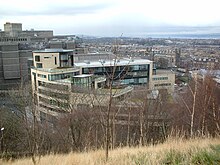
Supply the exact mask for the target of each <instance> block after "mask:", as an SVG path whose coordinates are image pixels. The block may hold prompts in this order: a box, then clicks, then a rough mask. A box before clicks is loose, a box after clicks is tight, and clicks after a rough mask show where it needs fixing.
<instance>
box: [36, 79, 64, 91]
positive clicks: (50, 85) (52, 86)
mask: <svg viewBox="0 0 220 165" xmlns="http://www.w3.org/2000/svg"><path fill="white" fill-rule="evenodd" d="M38 85H39V86H42V87H46V88H50V89H56V90H63V91H67V90H68V86H67V85H60V84H51V83H45V82H42V81H38Z"/></svg>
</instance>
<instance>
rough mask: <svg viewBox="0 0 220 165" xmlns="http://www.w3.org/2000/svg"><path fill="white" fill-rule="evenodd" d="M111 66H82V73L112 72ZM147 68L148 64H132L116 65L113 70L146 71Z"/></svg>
mask: <svg viewBox="0 0 220 165" xmlns="http://www.w3.org/2000/svg"><path fill="white" fill-rule="evenodd" d="M113 67H114V66H112V67H94V68H83V70H82V71H83V74H91V73H92V74H96V73H105V72H112V71H113ZM146 70H148V65H133V66H116V68H115V72H123V71H125V72H126V71H146Z"/></svg>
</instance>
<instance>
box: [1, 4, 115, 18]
mask: <svg viewBox="0 0 220 165" xmlns="http://www.w3.org/2000/svg"><path fill="white" fill-rule="evenodd" d="M112 5H113V4H109V3H99V4H88V5H87V4H84V5H81V6H76V5H75V6H74V5H72V4H71V5H68V4H63V5H60V6H57V5H56V4H54V5H53V4H52V5H51V6H45V7H43V8H39V9H38V8H37V10H36V9H33V10H31V9H28V7H27V10H21V9H17V10H16V9H4V8H3V9H1V8H0V15H2V16H30V15H79V14H91V13H96V12H98V11H99V10H102V9H106V8H109V7H111V6H112Z"/></svg>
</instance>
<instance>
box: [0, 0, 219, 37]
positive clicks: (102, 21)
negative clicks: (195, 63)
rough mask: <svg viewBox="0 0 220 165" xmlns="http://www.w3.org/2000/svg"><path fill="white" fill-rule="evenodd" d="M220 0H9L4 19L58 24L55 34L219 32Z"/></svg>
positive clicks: (37, 25) (38, 25)
mask: <svg viewBox="0 0 220 165" xmlns="http://www.w3.org/2000/svg"><path fill="white" fill-rule="evenodd" d="M219 4H220V2H219V1H218V0H209V1H208V0H136V1H131V0H120V1H117V0H105V1H103V0H93V1H91V0H62V1H60V0H47V1H43V0H19V1H17V0H7V1H3V2H1V5H0V29H2V30H3V29H4V27H3V24H4V23H6V22H14V23H22V24H23V30H26V29H27V30H30V29H32V28H33V29H36V30H38V29H45V30H54V34H55V35H62V34H83V35H91V36H120V35H121V34H122V33H123V35H124V36H132V35H133V36H134V35H137V36H138V35H148V34H166V33H171V34H172V33H179V34H191V33H201V34H204V33H219V32H220V15H219V9H218V8H219Z"/></svg>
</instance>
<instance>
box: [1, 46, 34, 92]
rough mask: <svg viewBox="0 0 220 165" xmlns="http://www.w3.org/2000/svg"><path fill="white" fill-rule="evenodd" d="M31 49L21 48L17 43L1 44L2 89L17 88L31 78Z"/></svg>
mask: <svg viewBox="0 0 220 165" xmlns="http://www.w3.org/2000/svg"><path fill="white" fill-rule="evenodd" d="M31 58H32V52H31V51H30V50H19V48H18V44H17V43H5V44H1V45H0V84H1V85H0V90H7V89H11V88H16V87H17V86H18V85H19V83H21V82H26V81H28V80H29V79H30V76H29V75H30V74H29V73H30V67H31V63H29V60H30V59H31Z"/></svg>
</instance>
